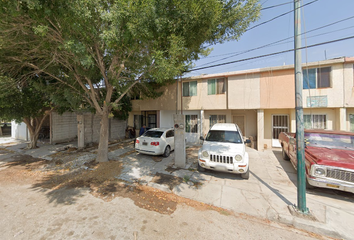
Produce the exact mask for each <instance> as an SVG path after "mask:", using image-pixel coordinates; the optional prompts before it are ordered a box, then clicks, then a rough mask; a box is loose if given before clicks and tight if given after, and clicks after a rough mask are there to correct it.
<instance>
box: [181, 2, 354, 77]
mask: <svg viewBox="0 0 354 240" xmlns="http://www.w3.org/2000/svg"><path fill="white" fill-rule="evenodd" d="M312 1H313V0H303V1H302V3H301V4H302V5H305V4H307V3H310V2H312ZM289 2H291V3H289ZM260 3H261V4H262V7H263V8H266V7H270V6H274V5H279V4H282V3H288V4H285V5H282V6H279V7H274V8H270V9H267V10H262V11H261V17H260V19H259V20H258V21H257V22H255V23H253V24H251V26H250V27H252V26H254V25H257V24H259V23H262V22H266V21H268V20H270V19H272V18H274V17H276V16H279V15H281V14H283V13H286V12H289V11H293V9H294V3H293V1H292V0H260ZM301 9H302V10H301V12H302V14H301V18H302V19H301V22H302V26H301V32H302V33H304V32H306V31H311V30H313V29H316V28H320V27H323V26H325V25H328V24H332V23H334V22H337V21H341V20H344V19H346V18H350V17H353V18H350V19H348V20H346V21H342V22H340V23H337V24H334V25H332V26H329V27H325V28H321V29H319V30H316V31H312V32H309V33H307V34H304V35H303V37H302V46H304V47H305V46H306V45H307V46H310V45H313V44H318V43H322V42H327V41H332V40H336V39H341V38H346V37H350V36H354V0H318V1H316V2H314V3H312V4H309V5H307V6H304V7H302V8H301ZM293 35H294V14H293V12H291V13H289V14H286V15H285V16H282V17H279V18H277V19H275V20H273V21H271V22H268V23H265V24H263V25H261V26H259V27H256V28H254V29H251V30H249V31H247V32H246V33H244V34H243V35H242V36H241V38H240V39H239V41H231V42H227V43H224V44H219V45H214V46H212V47H213V48H214V50H213V51H212V53H211V54H210V55H209V56H208V57H206V58H202V59H201V60H198V61H197V62H195V63H194V64H195V68H199V67H205V66H209V65H215V64H220V63H226V62H231V61H236V60H241V59H246V58H253V57H256V56H260V55H265V54H270V53H274V52H280V51H284V50H288V49H293V48H294V39H293ZM286 38H290V39H288V40H286V41H283V42H281V43H277V44H274V45H272V46H268V47H264V48H261V49H258V50H254V51H250V52H247V53H243V54H239V53H241V52H243V51H246V50H250V49H253V48H257V47H261V46H263V45H266V44H271V43H274V42H276V41H279V40H282V39H286ZM236 54H239V55H237V56H233V55H236ZM343 56H347V57H352V56H354V38H352V39H349V40H345V41H340V42H335V43H330V44H325V45H321V46H318V47H312V48H308V49H307V50H302V62H303V63H306V61H308V62H314V61H321V60H325V59H326V58H327V59H332V58H337V57H343ZM226 57H228V58H227V59H224V60H222V58H226ZM293 63H294V53H293V52H288V53H282V54H279V55H275V56H269V57H263V58H258V59H253V60H249V61H245V62H239V63H232V64H227V65H224V66H219V67H213V68H208V69H203V70H198V71H192V72H190V73H188V74H186V75H185V77H186V76H197V75H200V74H211V73H222V72H230V71H238V70H246V69H254V68H263V67H270V66H281V65H289V64H293Z"/></svg>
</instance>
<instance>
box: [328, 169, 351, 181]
mask: <svg viewBox="0 0 354 240" xmlns="http://www.w3.org/2000/svg"><path fill="white" fill-rule="evenodd" d="M326 177H328V178H334V179H338V180H342V181H346V182H352V183H354V172H349V171H346V170H341V169H333V168H327V175H326Z"/></svg>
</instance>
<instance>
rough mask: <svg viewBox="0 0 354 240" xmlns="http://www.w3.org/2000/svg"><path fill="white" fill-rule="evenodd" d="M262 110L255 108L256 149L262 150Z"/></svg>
mask: <svg viewBox="0 0 354 240" xmlns="http://www.w3.org/2000/svg"><path fill="white" fill-rule="evenodd" d="M263 141H264V110H263V109H258V110H257V150H258V151H263V150H264V144H263Z"/></svg>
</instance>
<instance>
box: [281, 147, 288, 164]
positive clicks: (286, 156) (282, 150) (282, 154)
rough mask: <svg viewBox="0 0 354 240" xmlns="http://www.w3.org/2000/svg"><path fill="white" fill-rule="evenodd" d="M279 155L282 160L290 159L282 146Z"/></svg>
mask: <svg viewBox="0 0 354 240" xmlns="http://www.w3.org/2000/svg"><path fill="white" fill-rule="evenodd" d="M281 156H282V157H283V159H284V160H287V161H288V160H290V158H289V156H288V154H286V152H285V150H284V147H282V148H281Z"/></svg>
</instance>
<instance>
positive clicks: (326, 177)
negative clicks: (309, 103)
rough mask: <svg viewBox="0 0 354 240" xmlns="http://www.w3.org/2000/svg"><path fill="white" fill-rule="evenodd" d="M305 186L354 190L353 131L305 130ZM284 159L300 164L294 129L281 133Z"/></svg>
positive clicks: (280, 139) (295, 165) (295, 164)
mask: <svg viewBox="0 0 354 240" xmlns="http://www.w3.org/2000/svg"><path fill="white" fill-rule="evenodd" d="M304 140H305V142H304V144H305V169H306V187H307V188H311V187H323V188H331V189H338V190H342V191H346V192H352V193H354V133H353V132H345V131H328V130H320V129H312V130H305V132H304ZM279 141H280V144H281V146H282V156H283V159H284V160H290V161H291V163H292V165H293V166H294V167H295V169H296V168H297V157H296V140H295V133H285V132H282V133H280V134H279Z"/></svg>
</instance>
